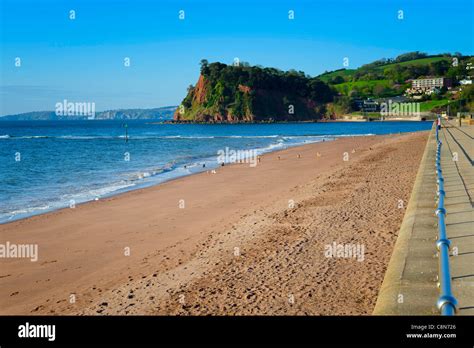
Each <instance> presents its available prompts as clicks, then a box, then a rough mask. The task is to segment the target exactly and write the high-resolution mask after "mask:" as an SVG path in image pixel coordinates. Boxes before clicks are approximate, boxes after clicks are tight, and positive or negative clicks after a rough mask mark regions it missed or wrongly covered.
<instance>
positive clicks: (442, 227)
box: [436, 115, 457, 315]
mask: <svg viewBox="0 0 474 348" xmlns="http://www.w3.org/2000/svg"><path fill="white" fill-rule="evenodd" d="M440 128H441V117H440V116H439V115H438V119H437V122H436V144H437V148H436V176H437V179H436V182H437V184H438V191H437V195H438V208H437V209H436V215H437V217H438V240H437V241H436V247H437V248H438V252H439V288H440V296H439V298H438V301H437V307H438V309H439V310H440V312H441V314H442V315H454V314H455V313H456V306H457V300H456V298H455V297H454V296H453V294H452V291H451V273H450V270H449V247H450V245H451V242H450V240H449V239H448V236H447V234H446V222H445V217H446V209H445V208H444V198H445V196H446V192H445V191H444V178H443V171H442V169H441V145H442V142H441V140H439V130H440Z"/></svg>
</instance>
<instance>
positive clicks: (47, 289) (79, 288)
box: [0, 132, 428, 315]
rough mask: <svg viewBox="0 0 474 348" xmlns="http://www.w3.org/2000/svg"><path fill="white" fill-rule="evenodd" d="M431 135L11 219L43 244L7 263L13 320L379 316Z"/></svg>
mask: <svg viewBox="0 0 474 348" xmlns="http://www.w3.org/2000/svg"><path fill="white" fill-rule="evenodd" d="M427 136H428V134H427V132H419V133H412V134H402V135H388V136H367V137H347V138H340V139H338V140H336V141H330V142H322V143H316V144H308V145H304V146H300V147H296V148H291V149H287V150H283V151H279V152H273V153H270V154H267V155H264V156H263V157H262V159H261V162H260V163H258V165H257V166H256V167H250V166H249V165H248V164H234V165H229V166H225V167H220V168H218V169H217V170H216V173H211V172H208V173H200V174H196V175H192V176H188V177H184V178H180V179H177V180H173V181H169V182H166V183H164V184H161V185H158V186H154V187H151V188H146V189H141V190H137V191H132V192H128V193H124V194H121V195H118V196H114V197H111V198H108V199H103V200H99V201H94V202H90V203H86V204H83V205H79V206H76V207H75V208H74V209H63V210H59V211H56V212H51V213H47V214H44V215H40V216H35V217H31V218H28V219H24V220H20V221H15V222H12V223H8V224H3V225H0V243H6V242H7V241H8V242H10V243H17V244H22V243H25V244H37V245H38V252H39V254H38V261H36V262H31V261H30V260H29V259H15V258H4V259H0V314H3V315H4V314H28V315H41V314H92V315H122V314H148V315H156V314H160V315H163V314H171V315H176V314H177V315H188V314H192V315H208V314H212V315H248V314H263V315H286V314H289V315H342V314H348V315H358V314H371V312H372V310H373V308H374V305H375V302H376V298H377V294H378V290H379V288H380V285H381V283H382V280H383V277H384V273H385V270H386V267H387V264H388V261H389V259H390V255H391V253H392V249H393V246H394V243H395V241H396V237H397V233H398V230H399V227H400V224H401V221H402V218H403V214H404V211H405V208H406V206H407V203H408V202H407V200H408V198H409V195H410V192H411V189H412V186H413V183H414V179H415V175H416V172H417V169H418V166H419V162H420V159H421V156H422V154H423V150H424V146H425V143H426V139H427ZM318 154H319V156H318ZM344 158H346V159H348V160H347V161H345V160H344ZM333 244H354V245H359V246H363V250H364V253H363V260H360V259H359V260H357V259H356V258H342V257H327V255H325V248H326V246H328V245H333Z"/></svg>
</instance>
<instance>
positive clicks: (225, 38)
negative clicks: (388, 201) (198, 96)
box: [0, 0, 474, 115]
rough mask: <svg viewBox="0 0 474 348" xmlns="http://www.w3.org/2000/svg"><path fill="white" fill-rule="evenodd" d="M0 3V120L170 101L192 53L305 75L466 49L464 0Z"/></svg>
mask: <svg viewBox="0 0 474 348" xmlns="http://www.w3.org/2000/svg"><path fill="white" fill-rule="evenodd" d="M0 4H1V5H0V6H1V7H0V10H1V15H0V20H1V23H0V35H1V51H0V59H1V61H0V62H1V66H0V69H1V71H0V73H1V75H0V100H1V107H0V115H6V114H12V113H20V112H28V111H40V110H54V105H55V104H56V103H57V102H59V101H62V100H63V99H67V100H69V101H78V102H84V101H86V102H95V103H96V110H97V111H101V110H108V109H116V108H150V107H159V106H166V105H178V104H179V103H180V102H181V100H182V99H183V97H184V95H185V93H186V87H187V86H188V85H189V84H194V83H195V82H196V80H197V77H198V75H199V61H200V60H201V59H202V58H207V59H208V60H209V61H210V62H213V61H221V62H224V63H228V64H231V63H232V61H233V59H234V58H235V57H237V58H239V59H240V60H243V61H248V62H250V63H251V64H260V65H263V66H272V67H277V68H280V69H283V70H288V69H296V70H302V71H304V72H306V73H307V74H310V75H312V76H314V75H318V74H320V73H322V72H324V71H326V70H334V69H339V68H342V67H343V65H342V64H343V59H344V57H348V58H349V64H350V65H349V68H355V67H358V66H360V65H361V64H365V63H368V62H371V61H373V60H376V59H379V58H382V57H395V56H396V55H398V54H401V53H405V52H408V51H423V52H427V53H430V54H436V53H444V52H451V53H454V52H461V53H463V54H473V52H474V43H473V34H474V27H473V19H474V18H473V17H474V15H473V12H474V8H473V1H472V0H449V1H448V0H407V1H399V0H358V1H355V0H354V1H349V0H325V1H322V0H250V1H249V0H238V1H228V0H220V1H217V0H155V1H152V0H0ZM70 10H74V11H75V15H76V18H75V19H73V20H71V19H70V18H69V15H70ZM180 10H184V11H185V12H184V15H185V19H184V20H180V19H179V11H180ZM289 10H293V11H294V16H295V18H294V20H289V19H288V11H289ZM399 10H402V11H403V19H399V18H398V16H399V12H398V11H399ZM17 57H19V58H20V59H21V66H20V67H16V66H15V59H16V58H17ZM125 57H129V58H130V67H125V66H124V59H125Z"/></svg>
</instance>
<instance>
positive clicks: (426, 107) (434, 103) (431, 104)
mask: <svg viewBox="0 0 474 348" xmlns="http://www.w3.org/2000/svg"><path fill="white" fill-rule="evenodd" d="M448 103H449V100H448V99H441V100H427V101H424V102H421V103H420V111H421V112H423V111H431V110H432V109H434V108H437V107H440V106H445V105H448Z"/></svg>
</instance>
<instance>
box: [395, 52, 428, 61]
mask: <svg viewBox="0 0 474 348" xmlns="http://www.w3.org/2000/svg"><path fill="white" fill-rule="evenodd" d="M427 56H428V55H427V54H426V53H423V52H420V51H415V52H408V53H404V54H400V55H399V56H397V58H395V62H396V63H401V62H406V61H409V60H414V59H420V58H426V57H427Z"/></svg>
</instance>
